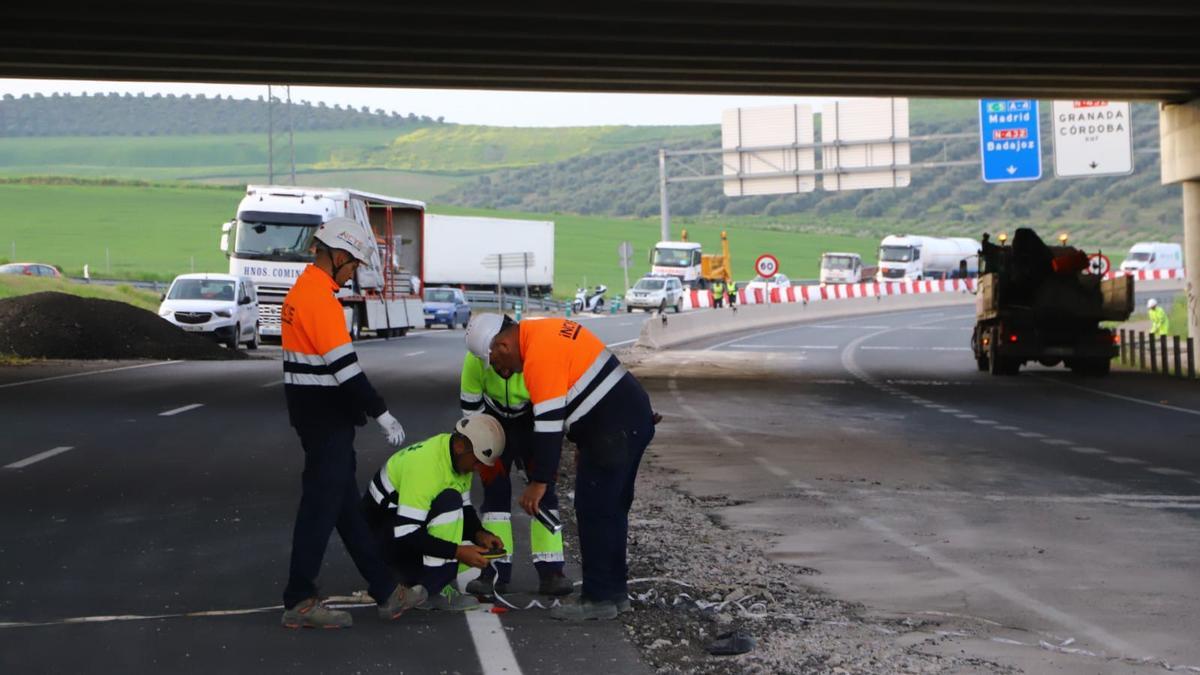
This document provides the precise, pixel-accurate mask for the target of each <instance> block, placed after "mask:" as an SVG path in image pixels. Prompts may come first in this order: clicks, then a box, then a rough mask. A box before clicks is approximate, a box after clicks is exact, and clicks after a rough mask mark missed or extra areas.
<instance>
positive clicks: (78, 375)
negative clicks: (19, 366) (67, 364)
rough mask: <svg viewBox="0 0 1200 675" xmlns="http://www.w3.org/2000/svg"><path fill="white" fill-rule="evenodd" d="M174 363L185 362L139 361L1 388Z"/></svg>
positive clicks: (10, 383)
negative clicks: (129, 364) (132, 363)
mask: <svg viewBox="0 0 1200 675" xmlns="http://www.w3.org/2000/svg"><path fill="white" fill-rule="evenodd" d="M172 363H183V362H182V361H157V362H155V363H139V364H137V365H136V366H121V367H120V368H105V369H104V370H89V371H88V372H86V373H71V374H70V375H55V376H54V377H41V378H38V379H36V380H24V381H22V382H9V383H8V384H0V389H8V388H9V387H21V386H24V385H27V384H37V383H39V382H53V381H54V380H69V379H71V378H73V377H87V376H88V375H103V374H104V373H117V372H120V371H122V370H136V369H138V368H153V367H155V366H166V365H169V364H172Z"/></svg>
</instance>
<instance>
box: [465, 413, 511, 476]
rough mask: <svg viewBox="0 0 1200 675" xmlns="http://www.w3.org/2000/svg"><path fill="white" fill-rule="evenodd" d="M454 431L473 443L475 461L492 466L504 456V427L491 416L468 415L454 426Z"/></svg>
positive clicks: (480, 414)
mask: <svg viewBox="0 0 1200 675" xmlns="http://www.w3.org/2000/svg"><path fill="white" fill-rule="evenodd" d="M454 430H455V431H457V432H458V433H460V434H462V435H463V436H466V437H467V440H469V441H471V449H472V450H473V451H474V452H475V459H478V460H479V461H480V462H483V463H484V464H486V465H487V466H492V465H494V464H495V463H496V460H497V459H499V458H500V456H501V455H503V454H504V427H502V426H500V423H499V422H497V421H496V418H495V417H492V416H491V415H484V414H482V413H479V414H475V415H467V416H466V417H464V418H462V419H461V420H459V421H458V424H455V425H454Z"/></svg>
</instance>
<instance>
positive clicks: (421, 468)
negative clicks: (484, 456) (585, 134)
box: [367, 434, 482, 560]
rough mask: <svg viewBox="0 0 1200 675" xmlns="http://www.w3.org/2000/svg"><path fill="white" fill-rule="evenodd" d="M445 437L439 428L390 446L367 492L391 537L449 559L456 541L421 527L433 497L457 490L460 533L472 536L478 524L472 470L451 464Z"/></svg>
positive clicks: (480, 526)
mask: <svg viewBox="0 0 1200 675" xmlns="http://www.w3.org/2000/svg"><path fill="white" fill-rule="evenodd" d="M450 438H451V435H450V434H439V435H437V436H434V437H433V438H429V439H426V440H424V441H421V442H420V443H416V444H414V445H410V446H408V447H407V448H404V449H403V450H400V451H398V452H396V453H395V454H393V455H392V456H391V457H390V458H389V459H388V461H387V462H386V463H385V464H384V465H383V468H382V469H380V470H379V473H377V474H375V477H374V478H372V479H371V482H370V484H369V485H368V486H367V492H368V494H370V496H371V502H372V503H373V504H374V505H375V506H374V508H375V509H377V510H378V511H380V512H385V513H386V516H387V519H388V522H389V523H390V525H391V528H392V537H393V539H395V540H397V541H399V542H403V544H404V545H407V546H411V547H412V548H413V549H414V550H416V551H419V552H420V553H421V554H422V555H429V556H434V557H438V558H445V559H448V560H453V559H454V554H455V553H456V552H457V550H458V544H457V542H450V541H445V540H443V539H439V538H437V537H434V536H432V535H430V534H429V531H428V530H427V529H426V525H427V523H426V521H427V520H428V518H429V508H430V506H431V505H432V504H433V500H434V499H435V498H436V497H437V496H438V495H439V494H441V493H442V491H444V490H448V489H449V490H454V491H455V492H458V493H460V494H461V495H462V500H463V534H464V536H466V537H467V538H470V537H473V536H474V535H475V533H477V532H478V531H479V530H480V529H481V528H482V525H481V524H480V523H479V515H478V514H477V513H476V512H475V509H474V507H472V506H471V478H472V476H474V474H473V473H470V472H468V473H458V472H456V471H455V470H454V462H453V460H452V459H451V457H450ZM429 524H430V525H432V524H434V523H429Z"/></svg>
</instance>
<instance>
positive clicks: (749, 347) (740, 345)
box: [727, 344, 838, 351]
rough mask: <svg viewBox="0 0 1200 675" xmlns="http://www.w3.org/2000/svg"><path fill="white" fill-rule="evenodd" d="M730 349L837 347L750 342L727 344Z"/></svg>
mask: <svg viewBox="0 0 1200 675" xmlns="http://www.w3.org/2000/svg"><path fill="white" fill-rule="evenodd" d="M727 346H728V347H730V348H732V349H789V350H790V349H795V350H800V351H803V350H805V349H837V348H838V346H837V345H750V344H731V345H727Z"/></svg>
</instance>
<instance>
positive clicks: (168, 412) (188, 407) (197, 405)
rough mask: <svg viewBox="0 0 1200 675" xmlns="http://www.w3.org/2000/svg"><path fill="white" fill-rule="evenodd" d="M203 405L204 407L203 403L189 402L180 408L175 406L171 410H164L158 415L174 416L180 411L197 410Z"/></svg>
mask: <svg viewBox="0 0 1200 675" xmlns="http://www.w3.org/2000/svg"><path fill="white" fill-rule="evenodd" d="M203 407H204V404H203V403H189V404H188V405H185V406H180V407H178V408H173V409H171V410H164V411H163V412H160V413H158V416H159V417H174V416H176V415H178V414H180V413H185V412H187V411H189V410H195V409H196V408H203Z"/></svg>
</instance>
